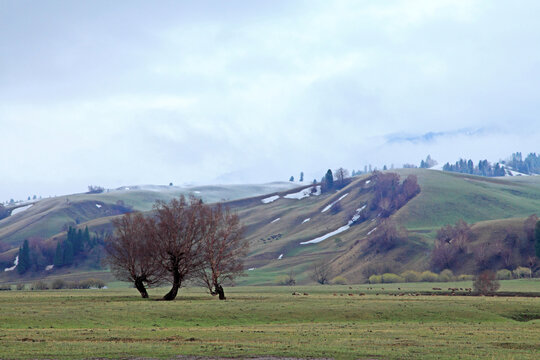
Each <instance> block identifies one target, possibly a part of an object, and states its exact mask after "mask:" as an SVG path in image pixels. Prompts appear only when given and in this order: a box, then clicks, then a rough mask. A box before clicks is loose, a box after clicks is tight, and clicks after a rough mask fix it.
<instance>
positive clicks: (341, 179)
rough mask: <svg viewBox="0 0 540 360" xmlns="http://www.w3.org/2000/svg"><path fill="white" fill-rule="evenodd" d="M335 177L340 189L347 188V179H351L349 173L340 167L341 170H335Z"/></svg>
mask: <svg viewBox="0 0 540 360" xmlns="http://www.w3.org/2000/svg"><path fill="white" fill-rule="evenodd" d="M334 177H335V178H336V183H337V185H338V187H340V188H342V187H343V186H345V179H346V178H348V177H349V171H348V170H347V169H344V168H342V167H340V168H339V169H336V170H334Z"/></svg>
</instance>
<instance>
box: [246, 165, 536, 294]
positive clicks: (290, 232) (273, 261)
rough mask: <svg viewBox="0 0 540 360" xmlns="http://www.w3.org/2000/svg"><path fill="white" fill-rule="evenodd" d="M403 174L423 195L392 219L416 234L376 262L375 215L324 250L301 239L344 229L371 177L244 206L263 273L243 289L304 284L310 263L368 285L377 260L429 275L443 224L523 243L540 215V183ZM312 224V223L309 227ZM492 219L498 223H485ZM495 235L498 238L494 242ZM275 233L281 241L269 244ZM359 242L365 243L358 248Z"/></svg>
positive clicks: (365, 196)
mask: <svg viewBox="0 0 540 360" xmlns="http://www.w3.org/2000/svg"><path fill="white" fill-rule="evenodd" d="M398 172H399V173H400V175H401V176H402V178H404V177H405V176H407V175H409V174H414V175H417V176H418V181H419V184H420V186H421V188H422V191H421V193H420V194H419V195H418V196H417V197H415V198H414V199H412V200H411V201H410V202H409V203H408V204H406V205H405V206H404V207H403V208H401V209H400V210H399V211H398V212H397V213H396V214H394V215H393V217H394V219H395V220H396V221H397V222H398V223H399V224H401V225H404V226H405V227H406V228H407V229H408V230H409V241H408V242H407V243H406V244H404V246H402V247H399V248H396V249H393V250H391V251H390V252H388V253H385V254H380V255H377V256H373V255H372V254H369V255H368V254H365V253H363V247H362V240H363V239H364V238H365V235H366V234H367V233H368V232H369V231H370V230H371V229H373V228H374V227H375V226H376V225H375V222H372V221H371V220H372V219H373V218H374V216H375V214H370V217H369V219H368V220H367V221H366V222H364V223H362V224H359V225H355V226H354V227H352V228H351V229H350V230H348V231H347V232H344V233H341V234H339V235H336V236H334V237H332V238H330V239H327V240H325V241H323V242H321V243H319V244H314V245H299V243H300V242H301V241H306V240H310V239H313V238H315V237H317V236H320V235H322V234H325V233H328V232H330V231H333V230H335V229H337V228H339V227H340V226H343V225H345V224H346V223H347V221H348V219H350V217H351V216H352V215H351V214H352V213H353V212H354V209H356V208H358V207H360V206H361V205H362V204H364V203H365V202H367V201H369V199H370V194H369V191H366V190H367V189H369V187H370V186H371V184H369V185H365V182H366V179H367V177H365V176H364V177H361V178H356V179H355V181H354V182H353V183H352V184H350V185H349V186H348V187H347V188H345V189H342V190H341V191H339V192H338V193H335V194H331V195H323V196H321V197H310V198H307V199H303V200H289V199H283V198H282V199H279V200H277V201H275V202H273V203H271V204H261V203H249V204H245V205H244V207H240V208H239V212H240V215H241V216H242V219H243V221H244V222H245V223H246V224H247V225H248V227H247V229H248V232H247V234H248V237H249V239H250V240H251V244H252V246H251V254H250V255H251V256H250V258H249V259H248V262H247V265H248V266H247V267H248V268H251V267H254V268H256V269H255V270H252V271H249V272H248V278H246V279H244V280H242V283H246V284H269V283H271V282H272V281H273V280H274V279H275V278H276V276H278V275H281V274H286V273H288V272H289V271H291V270H292V271H293V272H294V273H295V274H296V276H297V281H300V282H305V281H309V278H308V276H309V274H308V272H309V271H308V270H309V269H310V267H311V265H310V263H313V262H316V261H319V260H321V259H326V261H328V260H329V259H337V260H336V261H335V262H334V263H333V275H337V274H343V275H345V276H347V277H348V278H349V280H351V281H360V280H362V277H363V275H362V274H363V271H364V267H365V266H370V265H371V264H372V263H373V262H380V263H386V264H397V265H401V266H397V269H398V270H399V269H406V268H413V269H418V270H422V269H426V268H427V267H428V266H429V258H428V257H429V252H430V249H431V246H432V244H433V239H434V236H435V233H436V230H438V229H439V228H440V227H441V226H443V225H446V224H453V223H455V222H456V221H457V220H459V219H464V220H466V221H467V222H469V223H475V222H481V223H479V224H478V226H476V227H474V228H473V230H474V233H475V239H477V240H475V244H476V243H478V241H480V242H487V241H490V240H492V241H494V240H497V239H498V238H499V237H500V236H502V235H501V234H503V233H504V234H506V230H508V229H509V230H511V231H514V230H515V232H516V233H517V234H518V236H520V238H521V239H522V238H523V237H524V236H525V235H524V233H523V229H522V227H523V221H524V220H525V219H524V217H525V216H528V215H530V214H533V213H535V212H538V209H540V177H529V178H504V179H490V178H482V177H477V176H467V175H461V174H453V173H445V172H440V171H433V170H420V169H414V170H399V171H398ZM345 193H349V195H348V196H347V197H346V198H344V199H343V200H342V201H341V202H340V204H341V205H342V208H343V210H342V211H340V212H339V213H337V214H333V213H332V212H331V211H328V212H326V213H324V214H321V213H320V211H321V209H322V208H324V206H325V205H326V204H328V203H330V202H332V201H333V200H335V199H337V198H338V197H339V196H341V195H343V194H345ZM278 217H280V218H281V219H280V220H279V221H278V222H275V223H271V221H272V220H274V219H276V218H278ZM306 218H311V220H310V221H309V222H308V223H304V224H303V223H302V221H303V220H304V219H306ZM499 219H509V220H508V221H504V220H499ZM486 220H496V221H492V222H489V223H485V224H483V223H482V221H486ZM509 224H511V225H509ZM492 230H493V237H490V235H488V234H491V231H492ZM276 234H282V237H281V238H280V239H269V237H271V236H272V235H276ZM261 239H265V240H266V241H262V240H261ZM336 239H339V240H338V241H336ZM357 240H360V243H359V244H357V245H356V246H354V244H355V242H356V241H357ZM280 254H284V257H283V259H282V260H278V256H279V255H280ZM469 260H471V259H469ZM519 261H520V260H519V259H516V262H519ZM396 271H397V270H396ZM462 271H463V272H467V273H473V272H474V266H473V264H472V262H471V261H469V262H468V263H466V264H464V266H463V268H462Z"/></svg>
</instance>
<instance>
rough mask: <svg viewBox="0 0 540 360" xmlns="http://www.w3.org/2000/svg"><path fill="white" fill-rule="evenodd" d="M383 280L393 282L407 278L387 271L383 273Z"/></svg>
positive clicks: (387, 282)
mask: <svg viewBox="0 0 540 360" xmlns="http://www.w3.org/2000/svg"><path fill="white" fill-rule="evenodd" d="M382 282H383V283H385V284H391V283H401V282H405V280H404V279H403V278H402V277H401V276H399V275H396V274H392V273H386V274H383V275H382Z"/></svg>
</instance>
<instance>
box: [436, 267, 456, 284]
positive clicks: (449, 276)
mask: <svg viewBox="0 0 540 360" xmlns="http://www.w3.org/2000/svg"><path fill="white" fill-rule="evenodd" d="M454 279H455V277H454V273H453V272H452V270H449V269H444V270H443V271H441V273H440V274H439V281H444V282H449V281H454Z"/></svg>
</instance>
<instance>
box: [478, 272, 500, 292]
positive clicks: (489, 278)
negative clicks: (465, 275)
mask: <svg viewBox="0 0 540 360" xmlns="http://www.w3.org/2000/svg"><path fill="white" fill-rule="evenodd" d="M473 287H474V291H476V292H479V293H480V294H482V295H489V294H493V293H494V292H496V291H497V290H499V287H500V284H499V280H497V279H496V275H495V273H494V272H493V271H490V270H486V271H484V272H482V273H481V274H480V275H478V276H476V277H475V278H474V282H473Z"/></svg>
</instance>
